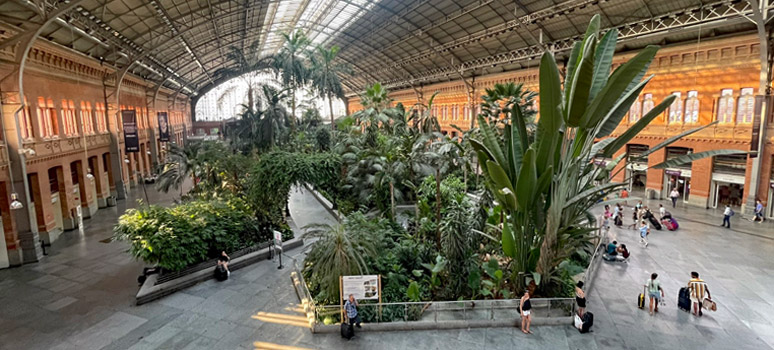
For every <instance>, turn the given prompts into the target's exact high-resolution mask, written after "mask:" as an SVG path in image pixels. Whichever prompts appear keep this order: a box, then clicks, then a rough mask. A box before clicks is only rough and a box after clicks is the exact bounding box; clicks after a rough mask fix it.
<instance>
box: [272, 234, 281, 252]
mask: <svg viewBox="0 0 774 350" xmlns="http://www.w3.org/2000/svg"><path fill="white" fill-rule="evenodd" d="M274 245H275V246H277V247H278V248H280V249H282V232H279V231H274Z"/></svg>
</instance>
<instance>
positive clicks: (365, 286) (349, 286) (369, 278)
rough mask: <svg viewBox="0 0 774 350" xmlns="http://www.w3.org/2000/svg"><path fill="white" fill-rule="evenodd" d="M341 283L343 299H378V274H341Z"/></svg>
mask: <svg viewBox="0 0 774 350" xmlns="http://www.w3.org/2000/svg"><path fill="white" fill-rule="evenodd" d="M341 284H342V289H341V290H342V296H343V297H344V300H347V299H349V295H350V294H352V296H354V297H355V299H357V300H379V275H362V276H342V278H341Z"/></svg>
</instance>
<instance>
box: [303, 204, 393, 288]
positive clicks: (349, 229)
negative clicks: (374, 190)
mask: <svg viewBox="0 0 774 350" xmlns="http://www.w3.org/2000/svg"><path fill="white" fill-rule="evenodd" d="M350 221H351V220H350V218H345V221H344V223H343V224H334V225H319V224H317V225H309V226H305V227H304V229H306V230H307V231H306V234H307V235H308V236H309V237H311V238H318V240H317V241H316V242H315V243H314V245H313V246H312V250H311V251H310V252H309V255H307V257H306V259H305V260H304V262H305V265H306V268H307V269H309V270H310V271H311V275H312V276H313V278H314V279H316V280H317V281H319V283H320V287H321V288H320V289H321V290H322V291H323V292H325V294H326V296H327V299H328V300H333V299H335V298H338V295H339V276H346V275H352V274H357V275H363V274H366V273H368V265H367V263H366V259H367V258H372V257H375V256H376V254H377V252H378V249H377V247H378V245H379V244H378V242H377V241H376V240H375V239H374V238H373V234H374V232H367V229H366V228H361V229H359V228H358V226H360V225H354V224H352V223H350Z"/></svg>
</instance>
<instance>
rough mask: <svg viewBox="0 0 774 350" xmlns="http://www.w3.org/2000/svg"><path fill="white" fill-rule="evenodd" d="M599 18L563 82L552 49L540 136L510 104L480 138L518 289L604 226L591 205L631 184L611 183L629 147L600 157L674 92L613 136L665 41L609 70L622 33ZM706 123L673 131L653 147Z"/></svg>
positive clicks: (546, 274)
mask: <svg viewBox="0 0 774 350" xmlns="http://www.w3.org/2000/svg"><path fill="white" fill-rule="evenodd" d="M599 23H600V21H599V16H598V15H597V16H594V17H593V18H592V20H591V23H590V24H589V27H588V29H587V31H586V34H585V36H584V39H583V40H582V41H580V42H577V43H575V45H574V46H573V49H572V51H571V54H570V58H569V62H568V65H567V71H566V76H565V81H564V85H563V84H562V83H561V81H560V75H559V69H558V68H557V65H556V60H555V58H554V56H553V54H551V53H550V52H545V53H544V54H543V56H542V58H541V61H540V72H539V74H540V76H539V80H540V81H539V83H540V106H539V109H540V118H539V120H538V124H537V130H536V132H535V135H534V137H531V136H530V135H529V134H528V131H527V127H526V124H525V119H526V118H525V116H524V111H523V110H522V108H512V109H510V110H508V111H504V113H508V114H510V115H509V116H508V117H507V118H506V120H508V121H509V122H506V123H505V125H504V127H502V128H498V127H495V125H494V123H491V124H490V123H489V122H488V121H487V119H485V118H484V117H482V116H479V117H478V123H479V127H480V135H479V136H477V137H476V138H475V139H473V140H471V144H472V146H473V148H474V149H475V150H476V152H477V154H478V158H479V162H480V164H481V169H482V170H483V173H484V174H485V176H486V178H487V180H488V181H487V185H488V188H489V190H490V192H491V193H492V194H493V196H494V197H495V198H496V199H497V201H498V202H499V205H501V206H502V210H503V211H504V213H505V214H506V215H505V216H504V220H503V222H502V228H501V233H502V241H501V242H502V249H503V253H504V254H505V255H506V256H507V257H510V258H511V259H512V260H511V281H512V283H514V288H515V289H516V290H518V291H520V290H522V289H524V288H525V287H526V285H527V283H528V282H529V280H530V279H531V280H533V281H534V282H535V283H536V284H537V285H541V282H542V281H547V279H548V278H551V277H552V276H553V273H554V272H555V270H556V267H557V266H558V265H559V263H560V262H561V261H563V260H565V259H566V258H567V257H569V256H570V255H572V254H573V253H574V252H575V251H577V250H578V249H579V248H580V247H582V246H583V245H584V244H587V243H588V241H589V234H590V233H591V232H593V231H594V230H595V229H596V227H594V225H593V224H592V223H593V222H594V216H593V215H592V214H591V212H590V209H591V208H592V207H594V206H595V205H596V204H597V203H599V202H600V201H602V200H603V199H604V198H605V197H606V196H607V195H608V194H610V193H612V192H614V191H617V190H619V189H621V188H622V187H623V186H625V182H610V181H609V180H610V178H611V172H612V171H613V170H614V169H615V167H616V165H617V164H618V162H619V161H620V160H621V159H623V157H624V156H625V154H624V155H619V156H618V157H616V158H615V159H613V160H612V161H610V162H608V163H606V164H604V165H601V164H598V163H595V162H594V159H595V158H597V157H603V158H610V157H613V156H614V155H615V154H616V153H618V151H619V150H620V149H621V148H622V147H624V146H625V145H626V144H627V143H628V142H629V141H630V140H631V139H632V138H634V137H635V136H636V135H637V134H638V133H639V132H640V131H641V130H642V129H643V128H645V127H646V126H647V125H648V124H650V122H651V121H652V120H653V119H655V118H656V117H658V116H659V115H661V113H662V112H663V111H664V110H666V108H668V107H669V106H670V105H671V104H672V101H673V100H674V99H675V97H674V96H669V97H667V98H666V99H664V101H662V102H661V103H660V104H659V105H657V106H656V107H655V108H653V109H652V110H651V111H649V112H648V113H646V114H645V115H644V116H643V117H642V118H641V119H640V120H639V121H637V122H636V123H634V124H633V125H631V126H630V127H629V128H628V129H627V130H625V131H624V132H622V133H621V134H620V135H618V136H615V137H612V136H610V134H611V133H612V132H613V131H614V130H615V129H616V127H618V126H619V124H620V122H621V119H622V118H623V117H624V115H625V114H626V113H627V111H628V110H629V107H630V106H631V104H632V103H633V102H634V101H636V99H637V97H638V96H639V95H640V93H641V92H642V91H643V89H644V88H645V86H646V84H647V83H648V82H649V81H650V80H651V79H652V78H653V76H649V77H647V78H645V79H643V77H644V76H645V73H646V71H647V69H648V66H649V64H650V62H651V61H652V60H653V58H654V57H655V55H656V52H657V51H658V47H657V46H648V47H646V48H644V49H643V50H642V51H641V52H639V53H638V54H637V55H636V56H634V57H632V58H631V59H630V60H628V61H627V62H626V63H624V64H622V65H621V66H619V67H618V68H616V69H615V70H614V71H613V73H612V74H610V69H611V66H612V62H613V54H614V51H615V46H616V41H617V37H618V30H616V29H612V30H609V31H608V32H606V33H605V34H604V35H603V36H601V37H600V33H599ZM700 129H701V128H699V129H695V130H691V131H689V132H686V133H683V134H681V135H677V136H675V137H672V138H669V139H668V140H666V141H664V142H663V143H661V144H659V145H657V146H655V147H653V148H651V149H650V150H649V152H648V153H652V152H655V151H657V150H659V149H661V148H663V147H666V146H667V145H669V144H671V143H672V142H675V141H677V140H678V139H680V137H683V136H685V135H687V134H690V133H692V132H696V131H698V130H700ZM600 140H601V141H600ZM730 153H739V151H735V150H715V151H709V152H701V153H694V154H689V155H686V156H682V157H678V158H674V159H672V160H669V161H667V162H664V163H662V164H659V165H657V166H656V167H666V166H672V165H677V164H683V163H688V162H691V161H693V160H696V159H699V158H702V157H707V156H713V155H719V154H730ZM618 171H620V168H619V169H618Z"/></svg>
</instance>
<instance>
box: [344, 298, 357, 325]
mask: <svg viewBox="0 0 774 350" xmlns="http://www.w3.org/2000/svg"><path fill="white" fill-rule="evenodd" d="M357 306H358V304H357V300H356V299H355V296H354V295H352V294H350V295H349V299H348V300H347V301H346V302H345V303H344V310H345V311H346V312H345V314H346V315H347V321H348V322H349V325H350V326H353V325H354V326H356V327H357V328H361V327H360V315H358V313H357Z"/></svg>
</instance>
